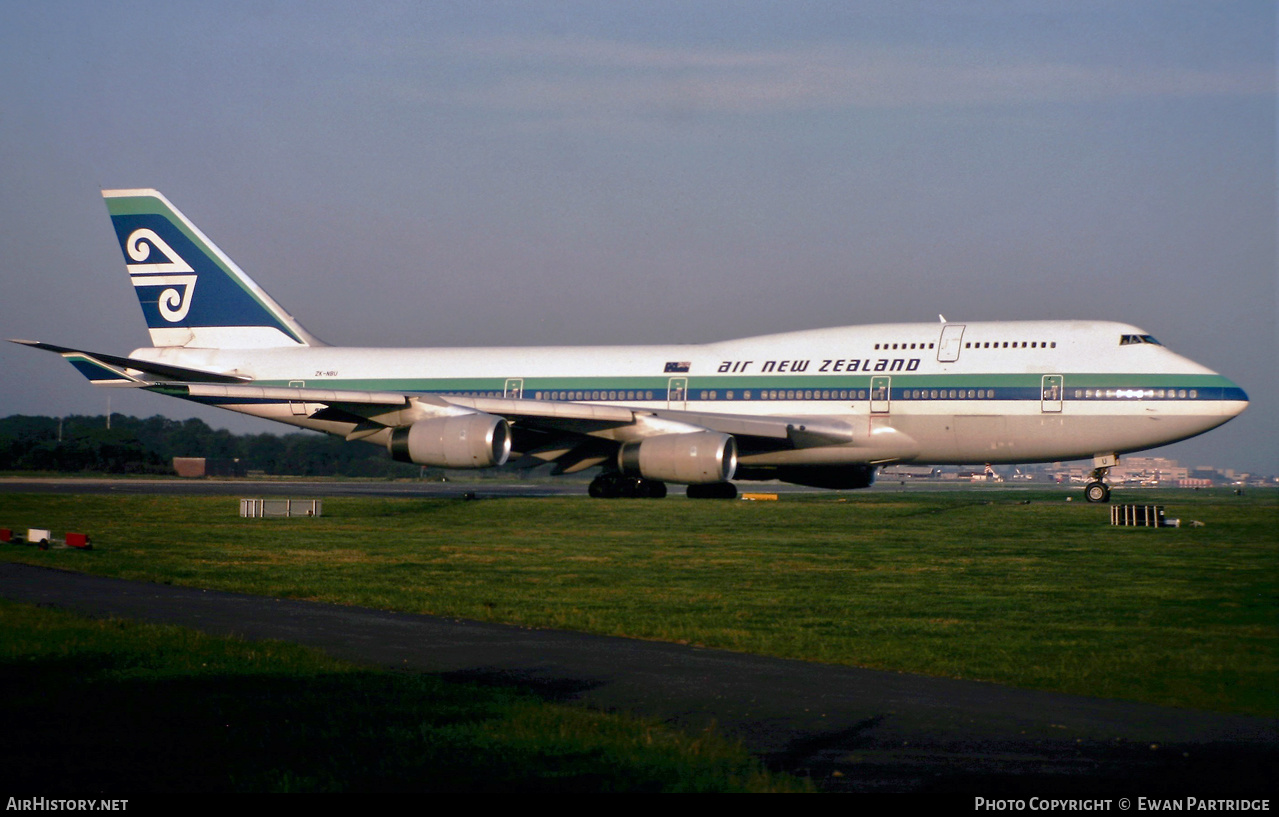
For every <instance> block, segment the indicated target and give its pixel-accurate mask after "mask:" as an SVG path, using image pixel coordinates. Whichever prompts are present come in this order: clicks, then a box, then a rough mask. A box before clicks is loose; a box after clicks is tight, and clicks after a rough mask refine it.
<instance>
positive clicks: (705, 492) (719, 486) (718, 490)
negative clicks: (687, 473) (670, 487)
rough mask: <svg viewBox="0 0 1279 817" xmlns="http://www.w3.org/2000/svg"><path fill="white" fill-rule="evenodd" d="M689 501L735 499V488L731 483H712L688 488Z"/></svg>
mask: <svg viewBox="0 0 1279 817" xmlns="http://www.w3.org/2000/svg"><path fill="white" fill-rule="evenodd" d="M687 494H688V498H689V499H737V486H736V485H734V484H733V483H731V482H712V483H708V484H705V485H690V486H688V491H687Z"/></svg>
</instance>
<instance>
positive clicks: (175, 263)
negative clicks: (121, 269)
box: [124, 227, 196, 323]
mask: <svg viewBox="0 0 1279 817" xmlns="http://www.w3.org/2000/svg"><path fill="white" fill-rule="evenodd" d="M153 249H154V250H155V251H156V253H157V254H158V255H163V256H164V260H157V259H155V258H153V257H152V255H151V251H152V250H153ZM124 250H125V252H126V253H128V255H129V258H131V259H133V260H134V261H136V262H139V263H134V264H126V265H125V266H127V267H128V269H129V278H130V279H131V280H132V281H133V285H134V286H135V287H168V289H166V290H165V291H164V292H161V293H160V300H159V302H158V303H157V304H156V305H157V306H158V307H159V308H160V315H161V316H162V317H163V318H164V319H165V320H166V321H168V322H169V323H177V322H178V321H180V320H182V319H183V318H185V317H186V316H187V311H188V310H190V309H191V293H192V292H193V291H194V290H195V279H196V276H195V274H194V273H195V270H194V269H192V268H191V265H190V264H188V263H187V262H186V261H183V260H182V256H180V255H178V254H177V253H176V252H174V251H173V248H172V247H170V246H169V245H168V243H166V242H165V240H164V239H163V238H160V236H158V235H156V234H155V231H154V230H149V229H147V228H145V227H143V228H140V229H137V230H134V231H133V232H131V233H129V237H128V238H127V239H126V240H125V242H124ZM144 261H149V262H150V263H141V262H144ZM177 287H181V288H182V289H181V291H180V292H179V291H178V289H177Z"/></svg>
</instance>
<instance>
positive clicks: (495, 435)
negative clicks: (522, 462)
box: [386, 414, 511, 468]
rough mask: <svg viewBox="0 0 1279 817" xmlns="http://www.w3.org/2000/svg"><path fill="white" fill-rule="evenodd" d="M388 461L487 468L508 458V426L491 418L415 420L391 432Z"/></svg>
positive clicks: (450, 466) (462, 415) (476, 415)
mask: <svg viewBox="0 0 1279 817" xmlns="http://www.w3.org/2000/svg"><path fill="white" fill-rule="evenodd" d="M386 448H387V450H388V451H390V452H391V457H392V459H396V460H399V461H400V462H411V463H415V464H417V465H433V466H435V467H437V468H491V467H493V466H496V465H502V464H503V463H505V462H506V459H507V457H509V456H510V455H511V425H510V423H508V422H506V420H504V419H502V418H501V417H495V416H494V415H492V414H459V415H456V416H453V417H436V418H433V419H430V420H418V421H417V422H416V423H414V424H413V425H411V426H405V427H403V428H397V429H394V430H392V431H391V439H390V441H389V442H388V443H387V445H386Z"/></svg>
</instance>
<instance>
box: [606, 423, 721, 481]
mask: <svg viewBox="0 0 1279 817" xmlns="http://www.w3.org/2000/svg"><path fill="white" fill-rule="evenodd" d="M617 467H618V468H620V469H621V471H622V473H623V474H625V475H627V476H632V477H644V478H645V479H660V480H664V481H666V482H678V483H683V484H685V485H701V484H704V483H709V482H728V481H729V480H730V479H732V478H733V474H734V473H735V472H736V471H737V441H736V440H734V439H733V438H732V437H731V436H729V435H728V434H721V433H720V432H718V431H694V432H690V433H688V434H661V435H658V436H656V437H645V438H644V439H642V440H640V441H638V442H632V443H625V444H623V445H622V448H621V450H620V451H618V452H617Z"/></svg>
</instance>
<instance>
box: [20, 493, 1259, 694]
mask: <svg viewBox="0 0 1279 817" xmlns="http://www.w3.org/2000/svg"><path fill="white" fill-rule="evenodd" d="M246 490H248V491H251V488H246ZM1073 493H1074V492H1072V493H1071V494H1069V495H1070V496H1073ZM1067 495H1068V494H1065V493H1062V492H1060V491H1040V492H1025V491H1015V492H1014V491H1006V490H1005V491H999V490H991V491H971V490H970V491H955V492H937V491H926V492H925V491H920V492H913V491H912V492H903V493H892V492H873V493H862V494H814V495H803V496H786V497H784V498H783V500H782V501H779V502H757V503H752V502H694V501H688V500H683V499H677V498H672V499H667V500H664V501H661V502H653V501H625V500H618V501H612V502H602V501H590V500H586V499H582V498H540V499H503V500H485V501H479V502H463V501H457V500H402V499H328V500H326V501H325V506H324V512H325V516H324V517H323V518H320V519H310V520H307V519H293V520H245V519H240V518H239V517H238V516H237V513H238V502H237V501H236V500H235V499H234V498H228V497H197V498H170V497H158V496H126V497H105V496H77V497H61V496H43V495H20V494H9V495H6V496H4V497H3V499H2V500H0V502H2V503H3V504H0V526H12V527H15V528H18V527H26V526H28V525H30V526H41V527H50V528H53V529H54V530H55V531H63V530H83V531H85V532H88V533H90V534H92V535H93V537H94V541H95V543H96V546H97V549H96V550H94V551H92V552H89V553H82V552H71V551H50V552H47V553H41V552H38V551H35V550H31V549H23V548H14V547H2V548H0V558H7V559H14V560H22V561H26V562H31V563H37V564H48V565H53V566H59V567H66V568H70V569H75V570H84V571H87V572H94V573H101V574H105V575H113V576H120V577H124V578H132V579H145V580H151V581H165V582H172V583H181V584H187V585H193V586H200V587H211V588H220V589H227V590H234V591H239V592H246V593H257V594H264V595H274V596H288V597H294V598H305V599H315V600H321V601H330V602H337V603H346V604H358V605H366V606H371V607H380V608H386V609H393V610H402V611H408V612H421V613H435V614H444V615H450V616H460V617H465V618H473V619H479V620H485V621H499V622H512V623H520V624H526V625H533V626H541V627H553V628H563V629H572V630H583V631H590V632H597V633H603V634H609V635H627V636H632V637H638V638H649V639H659V640H666V641H675V642H686V643H696V644H702V645H706V646H711V647H720V648H726V649H732V650H741V651H748V652H756V653H765V654H770V655H777V656H783V657H789V658H799V659H805V660H814V661H825V662H834V663H845V664H854V665H859V666H866V667H876V668H883V669H891V670H903V671H911V672H922V673H928V674H933V675H939V676H947V677H956V678H970V679H981V680H988V681H995V682H999V683H1005V684H1013V685H1018V686H1024V687H1030V688H1037V689H1050V690H1058V691H1063V692H1071V693H1078V694H1085V695H1094V696H1100V697H1108V698H1125V699H1131V700H1140V701H1147V702H1151V703H1158V704H1165V705H1172V706H1184V707H1194V708H1202V709H1213V710H1220V711H1229V712H1242V713H1252V714H1262V715H1271V716H1275V715H1279V696H1276V693H1275V690H1274V682H1273V680H1274V678H1275V677H1276V675H1277V674H1279V604H1277V600H1279V545H1277V542H1276V539H1277V534H1276V530H1277V527H1276V522H1277V521H1279V494H1276V492H1273V491H1252V492H1249V493H1248V494H1247V495H1246V496H1243V497H1239V496H1235V495H1233V494H1232V493H1230V492H1228V491H1220V492H1212V491H1200V492H1190V491H1180V492H1162V493H1159V492H1144V491H1143V492H1131V496H1129V497H1124V496H1122V495H1121V493H1120V492H1117V493H1116V499H1117V500H1120V501H1122V500H1123V499H1124V498H1128V500H1129V501H1139V502H1142V503H1156V502H1157V503H1160V504H1164V505H1166V506H1167V509H1168V514H1169V516H1173V517H1180V518H1181V519H1182V520H1183V524H1184V523H1188V522H1189V521H1190V520H1192V519H1195V520H1201V521H1203V522H1204V526H1203V527H1182V528H1179V529H1160V530H1152V529H1133V528H1114V527H1111V526H1110V525H1109V510H1108V507H1107V506H1095V505H1087V504H1084V503H1082V502H1080V501H1078V499H1076V501H1074V502H1066V501H1065V499H1066V496H1067Z"/></svg>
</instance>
